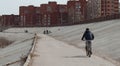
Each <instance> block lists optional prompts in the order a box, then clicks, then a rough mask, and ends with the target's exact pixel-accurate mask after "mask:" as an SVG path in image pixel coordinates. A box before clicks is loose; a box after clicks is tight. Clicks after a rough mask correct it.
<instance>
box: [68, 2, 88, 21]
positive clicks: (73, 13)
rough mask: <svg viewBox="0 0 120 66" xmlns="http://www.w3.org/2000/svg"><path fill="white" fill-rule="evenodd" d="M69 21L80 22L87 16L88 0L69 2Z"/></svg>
mask: <svg viewBox="0 0 120 66" xmlns="http://www.w3.org/2000/svg"><path fill="white" fill-rule="evenodd" d="M67 11H68V22H69V23H79V22H80V21H83V20H85V18H86V0H69V1H68V2H67Z"/></svg>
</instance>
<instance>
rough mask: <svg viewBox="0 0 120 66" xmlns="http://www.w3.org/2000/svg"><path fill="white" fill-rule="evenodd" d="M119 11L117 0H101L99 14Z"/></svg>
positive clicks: (110, 13) (111, 13)
mask: <svg viewBox="0 0 120 66" xmlns="http://www.w3.org/2000/svg"><path fill="white" fill-rule="evenodd" d="M118 13H119V0H101V16H106V15H113V14H118Z"/></svg>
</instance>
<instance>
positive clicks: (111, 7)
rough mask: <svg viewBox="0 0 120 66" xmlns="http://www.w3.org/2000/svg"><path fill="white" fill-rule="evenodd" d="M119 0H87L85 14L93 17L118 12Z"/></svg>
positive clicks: (90, 17) (89, 17)
mask: <svg viewBox="0 0 120 66" xmlns="http://www.w3.org/2000/svg"><path fill="white" fill-rule="evenodd" d="M118 12H119V0H88V1H87V16H88V19H94V18H98V17H102V16H107V15H113V14H118Z"/></svg>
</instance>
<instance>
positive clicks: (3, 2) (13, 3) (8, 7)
mask: <svg viewBox="0 0 120 66" xmlns="http://www.w3.org/2000/svg"><path fill="white" fill-rule="evenodd" d="M48 1H56V2H57V3H58V4H66V3H67V0H0V15H3V14H17V15H18V14H19V6H28V5H34V6H40V4H43V3H48Z"/></svg>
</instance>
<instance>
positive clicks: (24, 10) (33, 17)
mask: <svg viewBox="0 0 120 66" xmlns="http://www.w3.org/2000/svg"><path fill="white" fill-rule="evenodd" d="M19 10H20V11H19V14H20V18H21V26H39V25H40V22H41V14H40V7H34V6H33V5H29V6H21V7H20V9H19Z"/></svg>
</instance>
